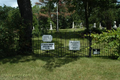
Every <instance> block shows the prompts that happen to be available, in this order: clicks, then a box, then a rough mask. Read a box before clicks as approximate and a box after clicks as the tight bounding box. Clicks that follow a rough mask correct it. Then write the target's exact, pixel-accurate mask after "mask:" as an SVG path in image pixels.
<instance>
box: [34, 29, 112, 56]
mask: <svg viewBox="0 0 120 80" xmlns="http://www.w3.org/2000/svg"><path fill="white" fill-rule="evenodd" d="M44 35H51V36H52V41H51V42H44V41H43V40H42V36H43V35H38V36H36V37H35V36H34V37H33V52H34V53H35V54H39V55H41V56H56V57H62V56H72V57H75V56H84V57H85V56H88V57H91V56H112V54H113V53H114V52H113V50H111V49H109V50H108V51H105V49H104V48H105V44H107V43H105V42H102V43H99V44H97V45H95V46H92V44H94V43H96V41H95V40H92V38H91V37H90V36H88V37H85V36H84V34H82V33H81V32H80V31H72V32H66V31H65V32H52V31H51V32H50V33H46V34H44ZM89 35H91V32H90V33H89ZM70 41H73V42H74V41H78V42H80V49H79V50H74V49H73V50H70V49H69V48H70V45H69V44H70ZM45 43H48V44H49V43H54V46H55V49H52V50H49V49H48V50H47V49H46V50H41V44H45Z"/></svg>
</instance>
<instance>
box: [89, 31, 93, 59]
mask: <svg viewBox="0 0 120 80" xmlns="http://www.w3.org/2000/svg"><path fill="white" fill-rule="evenodd" d="M89 32H90V33H89V57H91V50H92V47H91V45H92V38H91V30H90V31H89Z"/></svg>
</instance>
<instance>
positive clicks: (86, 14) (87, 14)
mask: <svg viewBox="0 0 120 80" xmlns="http://www.w3.org/2000/svg"><path fill="white" fill-rule="evenodd" d="M84 7H85V19H86V28H87V30H88V29H89V21H88V18H89V10H88V1H84Z"/></svg>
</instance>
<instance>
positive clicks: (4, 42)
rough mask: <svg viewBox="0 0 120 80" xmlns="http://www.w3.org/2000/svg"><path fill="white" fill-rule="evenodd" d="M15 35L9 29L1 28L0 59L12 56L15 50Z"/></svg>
mask: <svg viewBox="0 0 120 80" xmlns="http://www.w3.org/2000/svg"><path fill="white" fill-rule="evenodd" d="M14 37H15V33H14V32H13V31H12V30H10V29H9V28H7V27H3V26H0V57H4V56H8V55H12V54H13V51H14V50H15V40H14Z"/></svg>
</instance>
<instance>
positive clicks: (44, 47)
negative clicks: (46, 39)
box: [41, 43, 55, 50]
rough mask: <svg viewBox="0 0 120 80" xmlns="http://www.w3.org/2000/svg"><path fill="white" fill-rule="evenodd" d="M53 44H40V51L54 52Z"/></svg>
mask: <svg viewBox="0 0 120 80" xmlns="http://www.w3.org/2000/svg"><path fill="white" fill-rule="evenodd" d="M54 49H55V44H54V43H41V50H54Z"/></svg>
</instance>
